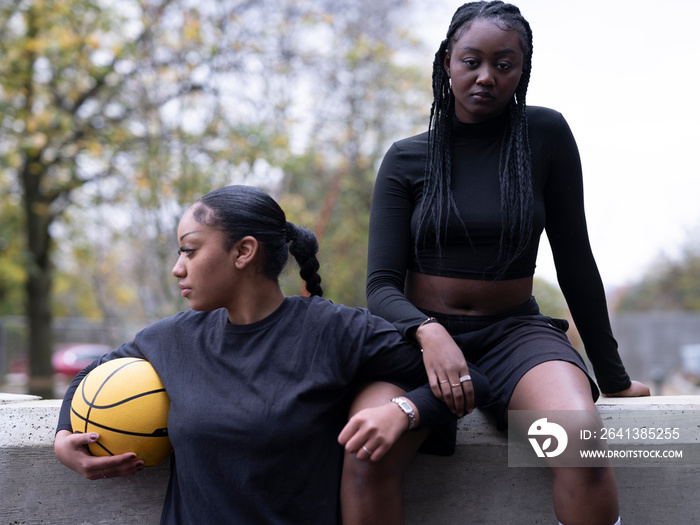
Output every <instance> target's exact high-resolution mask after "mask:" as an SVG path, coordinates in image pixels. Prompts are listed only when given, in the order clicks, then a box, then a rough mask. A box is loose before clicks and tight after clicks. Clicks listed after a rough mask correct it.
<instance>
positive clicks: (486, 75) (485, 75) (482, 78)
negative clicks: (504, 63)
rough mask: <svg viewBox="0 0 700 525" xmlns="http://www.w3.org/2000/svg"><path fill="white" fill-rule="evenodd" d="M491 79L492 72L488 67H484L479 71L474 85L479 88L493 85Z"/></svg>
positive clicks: (492, 77)
mask: <svg viewBox="0 0 700 525" xmlns="http://www.w3.org/2000/svg"><path fill="white" fill-rule="evenodd" d="M493 79H494V75H493V71H491V68H490V67H489V66H487V65H484V66H482V67H481V68H480V69H479V76H478V77H477V79H476V83H477V84H478V85H480V86H492V85H493V84H494V80H493Z"/></svg>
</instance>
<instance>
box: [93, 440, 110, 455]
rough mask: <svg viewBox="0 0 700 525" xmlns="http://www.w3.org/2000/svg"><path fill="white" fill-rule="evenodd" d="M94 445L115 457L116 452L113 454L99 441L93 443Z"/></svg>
mask: <svg viewBox="0 0 700 525" xmlns="http://www.w3.org/2000/svg"><path fill="white" fill-rule="evenodd" d="M93 445H97V446H98V447H100V448H101V449H102V450H104V451H105V452H106V453H107V454H109V455H110V456H114V452H112V451H111V450H109V449H108V448H107V447H105V446H104V445H103V444H102V443H100V442H99V441H97V442H96V443H93ZM93 455H94V454H93Z"/></svg>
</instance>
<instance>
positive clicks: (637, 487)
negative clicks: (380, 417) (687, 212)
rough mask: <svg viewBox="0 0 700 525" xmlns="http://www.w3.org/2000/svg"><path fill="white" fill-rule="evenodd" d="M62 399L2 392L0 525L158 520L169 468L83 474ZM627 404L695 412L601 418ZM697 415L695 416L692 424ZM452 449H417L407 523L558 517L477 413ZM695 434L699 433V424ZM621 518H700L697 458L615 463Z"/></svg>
mask: <svg viewBox="0 0 700 525" xmlns="http://www.w3.org/2000/svg"><path fill="white" fill-rule="evenodd" d="M60 403H61V402H60V401H59V400H46V401H41V400H40V401H27V400H25V399H24V398H22V397H21V396H20V398H16V399H8V398H6V397H3V395H0V524H5V523H12V524H35V523H51V524H64V523H66V524H67V523H71V524H81V525H92V524H98V523H100V524H103V523H119V524H139V525H141V524H150V523H154V524H156V523H158V521H159V516H160V508H161V503H162V500H163V497H164V494H165V488H166V483H167V478H168V474H169V468H168V465H167V462H164V463H163V464H161V465H158V466H157V467H153V468H152V469H146V470H145V471H143V472H141V473H139V474H138V475H137V476H134V477H132V478H123V479H110V480H105V481H88V480H86V479H84V478H82V477H81V476H80V475H78V474H76V473H74V472H72V471H70V470H68V469H67V468H65V467H64V466H63V465H61V464H60V463H59V462H58V460H56V458H55V456H54V454H53V434H54V428H55V425H56V421H57V418H58V411H59V407H60ZM626 410H653V411H662V412H663V411H665V410H674V411H675V410H688V411H690V410H700V397H698V396H668V397H655V398H643V399H614V400H610V399H602V400H601V401H600V402H599V411H600V412H601V415H602V416H603V417H604V418H605V417H620V414H621V413H622V412H621V411H626ZM699 423H700V422H699ZM457 439H458V446H457V451H456V453H455V454H454V455H453V456H451V457H436V456H426V455H419V456H418V457H417V458H416V459H415V460H414V462H413V463H412V465H411V468H410V470H409V473H408V475H407V479H406V483H405V487H404V497H405V503H406V523H407V524H408V525H413V524H415V525H417V524H430V525H433V524H435V525H441V524H450V525H452V524H454V523H469V524H470V525H474V524H482V523H483V524H487V523H488V524H492V523H498V524H501V525H508V524H513V525H523V524H535V523H536V524H542V523H543V524H548V523H551V524H552V525H555V524H556V523H557V521H556V518H555V517H554V513H553V511H552V506H551V478H550V473H549V470H548V469H546V468H511V467H508V466H507V462H508V451H507V436H506V434H505V433H504V432H499V431H497V430H496V428H495V426H494V425H493V424H492V423H491V421H489V420H488V418H487V417H486V416H484V415H483V414H482V413H479V412H478V411H475V412H474V413H473V414H472V415H470V416H469V417H467V418H465V419H463V420H462V421H461V422H460V426H459V431H458V437H457ZM692 439H694V440H695V441H696V442H697V441H698V440H700V427H699V428H698V431H697V435H695V436H693V438H692ZM616 475H617V479H618V486H619V493H620V505H621V508H622V516H623V520H624V521H623V523H625V525H627V524H635V525H645V524H649V525H651V524H655V525H656V524H665V523H700V508H699V507H698V505H697V502H696V495H697V493H698V492H700V466H692V465H691V466H684V467H654V468H638V467H637V468H618V469H616Z"/></svg>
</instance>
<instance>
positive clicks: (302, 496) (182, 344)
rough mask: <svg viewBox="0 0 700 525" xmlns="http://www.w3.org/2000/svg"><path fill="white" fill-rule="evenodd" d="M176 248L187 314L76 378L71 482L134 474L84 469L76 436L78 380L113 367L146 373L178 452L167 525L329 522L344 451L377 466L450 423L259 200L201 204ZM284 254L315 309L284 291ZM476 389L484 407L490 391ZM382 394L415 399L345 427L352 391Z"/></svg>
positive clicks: (375, 324) (392, 336)
mask: <svg viewBox="0 0 700 525" xmlns="http://www.w3.org/2000/svg"><path fill="white" fill-rule="evenodd" d="M177 235H178V241H179V250H178V254H179V256H178V259H177V262H176V263H175V266H174V267H173V270H172V273H173V275H174V276H175V277H176V278H177V280H178V286H179V288H180V290H181V293H182V296H183V297H185V298H186V299H187V301H188V303H189V306H190V310H188V311H184V312H180V313H179V314H177V315H175V316H173V317H169V318H166V319H163V320H161V321H159V322H157V323H155V324H153V325H151V326H149V327H147V328H146V329H144V330H143V331H141V332H140V333H138V334H137V335H136V337H135V338H134V340H133V341H131V342H129V343H126V344H124V345H122V346H121V347H119V348H118V349H116V350H114V351H112V352H111V353H109V354H107V355H106V356H104V357H102V358H101V359H99V360H97V361H95V362H94V363H93V364H92V365H90V366H88V367H87V368H85V370H83V371H82V372H81V373H80V374H78V375H77V376H76V378H75V379H74V381H73V382H72V383H71V386H70V388H69V390H68V391H67V393H66V396H65V398H64V402H63V405H62V408H61V413H60V416H59V423H58V429H57V433H56V439H55V444H54V449H55V452H56V455H57V457H58V458H59V460H60V461H61V462H62V463H64V464H65V465H66V466H68V467H69V468H71V469H73V470H75V471H76V472H78V473H79V474H81V475H83V476H85V477H87V478H88V479H103V478H112V477H120V476H128V475H132V474H134V473H136V472H137V471H138V470H140V469H142V468H143V461H141V460H140V459H139V458H137V457H136V455H135V454H133V453H128V452H127V453H124V454H119V455H116V456H113V457H92V456H90V455H89V453H88V452H87V450H86V448H85V445H86V444H88V443H94V442H95V441H97V440H98V439H99V436H98V435H97V434H80V433H73V431H72V428H71V421H70V405H71V400H72V398H73V395H74V393H75V391H76V388H77V386H78V384H79V383H80V381H81V379H82V378H83V377H84V376H85V375H86V374H87V373H88V372H89V371H90V370H92V369H93V368H94V367H95V366H97V365H99V364H100V363H102V362H104V361H107V360H110V359H115V358H118V357H137V358H143V359H146V360H148V361H149V362H150V363H151V365H152V366H153V368H154V369H155V371H156V372H157V373H158V375H159V377H160V379H161V381H162V382H163V386H164V387H165V389H166V391H167V393H168V395H169V397H170V402H171V403H170V411H169V414H168V434H169V437H170V441H171V442H172V445H173V449H174V454H173V456H172V458H171V463H170V466H171V468H170V480H169V485H168V491H167V494H166V497H165V502H164V505H163V512H162V515H161V523H168V524H171V523H173V524H174V523H187V524H190V523H236V524H250V525H258V524H262V523H298V524H317V525H328V524H331V523H339V517H340V506H339V497H338V493H339V484H340V474H341V467H342V462H343V448H342V447H341V446H340V445H339V444H338V441H341V443H342V444H343V445H344V446H345V448H346V450H348V451H350V453H353V454H360V456H363V455H365V454H370V453H371V455H372V457H374V458H377V459H378V458H381V456H382V455H383V454H384V453H385V452H386V450H388V449H389V448H390V447H391V445H392V443H393V442H394V441H396V439H398V437H399V436H400V435H401V434H402V433H403V432H404V431H406V430H408V429H409V428H410V427H412V426H415V427H420V426H423V425H426V424H429V423H430V422H431V421H434V422H441V421H449V420H451V419H453V418H454V415H453V414H452V413H451V412H450V410H449V409H448V408H447V406H446V405H445V404H444V403H443V402H442V401H439V400H438V399H437V398H435V396H434V395H433V394H432V393H431V391H430V386H429V384H428V383H427V377H426V374H425V368H424V367H423V364H422V360H421V358H420V352H419V351H418V349H417V348H416V347H415V345H414V344H410V343H408V342H406V341H405V340H404V339H403V338H402V337H401V336H400V334H399V333H398V332H397V331H396V329H395V328H394V327H393V326H392V325H391V324H390V323H389V322H387V321H386V320H384V319H382V318H380V317H375V316H372V315H370V314H369V312H368V311H367V310H366V309H360V308H349V307H346V306H342V305H335V304H333V303H331V302H330V301H327V300H325V299H322V298H321V297H320V296H321V294H322V293H323V291H322V289H321V286H320V282H321V279H320V277H319V275H318V269H319V263H318V260H317V258H316V252H317V250H318V242H317V240H316V237H315V236H314V234H313V233H312V232H311V231H309V230H307V229H305V228H301V227H298V226H296V225H294V224H292V223H290V222H288V221H287V220H286V218H285V214H284V212H283V211H282V209H281V208H280V206H279V205H278V204H277V203H276V202H275V201H274V200H273V199H272V198H271V197H270V196H269V195H267V194H266V193H264V192H263V191H261V190H258V189H256V188H251V187H248V186H227V187H225V188H220V189H218V190H215V191H213V192H211V193H208V194H207V195H205V196H204V197H202V198H201V199H200V200H199V201H197V202H196V203H195V204H193V205H192V206H191V207H190V208H189V210H188V211H187V212H186V213H185V215H184V216H183V218H182V220H181V221H180V225H179V228H178V233H177ZM288 251H289V252H291V254H292V255H293V256H294V258H295V259H296V261H297V262H298V263H299V266H300V268H301V272H300V273H301V275H302V277H303V279H304V281H305V282H306V288H307V290H308V292H309V293H310V294H311V297H301V296H289V297H287V296H285V295H284V293H283V292H282V289H281V288H280V285H279V282H278V277H279V275H280V272H281V271H282V269H283V267H284V265H285V263H286V261H287V253H288ZM473 376H474V380H475V381H476V383H475V384H476V386H477V390H479V385H482V387H483V388H482V392H483V397H488V386H487V383H486V381H485V378H483V376H478V372H477V373H476V374H474V373H473ZM378 380H383V381H391V382H392V383H395V384H397V385H403V386H404V388H406V387H409V388H408V389H412V388H415V387H419V388H415V390H412V391H411V392H408V393H407V394H406V395H405V396H400V397H399V396H397V399H393V400H387V402H386V403H385V404H384V405H382V406H379V407H376V408H372V409H369V410H366V411H364V412H362V413H359V414H358V415H357V417H355V418H353V419H352V420H351V421H350V422H347V418H346V414H347V411H348V408H349V405H350V402H351V400H352V395H353V393H354V392H355V390H356V388H357V386H358V385H359V384H361V383H364V382H366V381H378ZM421 385H422V386H421ZM346 423H347V425H346ZM341 431H342V433H341Z"/></svg>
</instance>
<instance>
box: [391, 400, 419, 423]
mask: <svg viewBox="0 0 700 525" xmlns="http://www.w3.org/2000/svg"><path fill="white" fill-rule="evenodd" d="M391 402H392V403H396V404H397V405H399V408H400V409H401V410H403V411H404V413H405V414H406V415H407V416H408V430H413V428H414V427H415V426H416V414H415V413H414V412H413V408H412V407H411V405H410V404H408V402H407V401H406V400H405V399H401V398H400V397H395V398H394V399H392V400H391Z"/></svg>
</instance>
